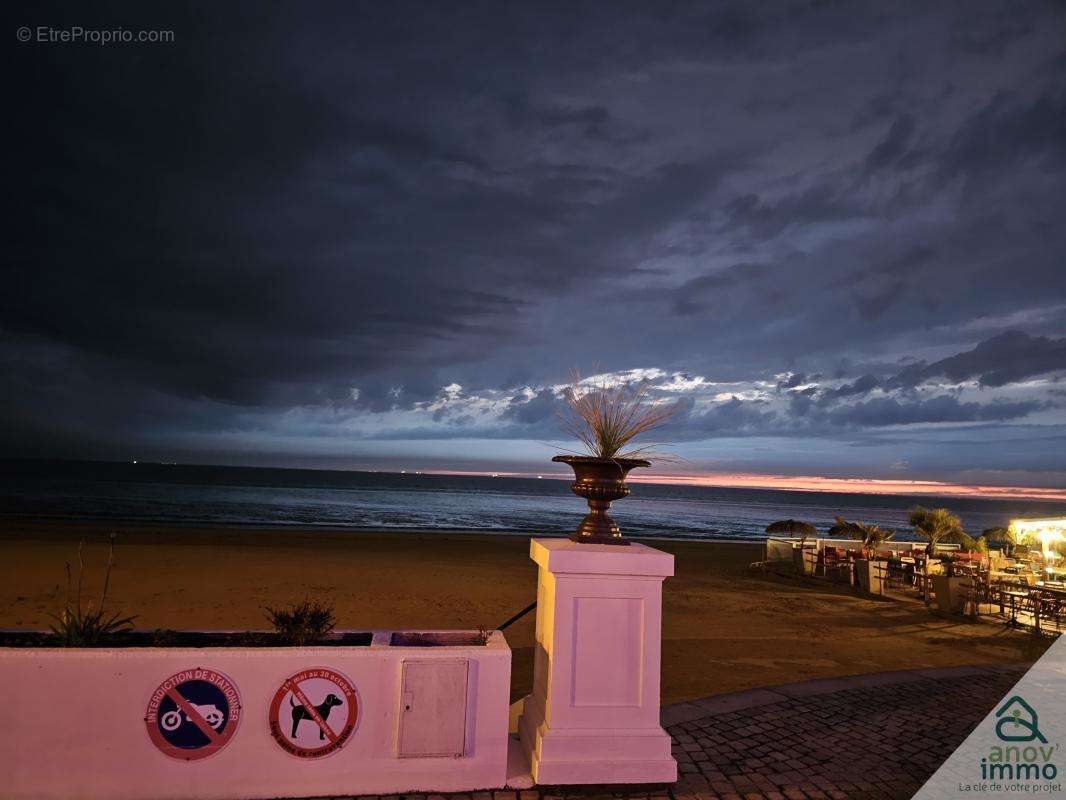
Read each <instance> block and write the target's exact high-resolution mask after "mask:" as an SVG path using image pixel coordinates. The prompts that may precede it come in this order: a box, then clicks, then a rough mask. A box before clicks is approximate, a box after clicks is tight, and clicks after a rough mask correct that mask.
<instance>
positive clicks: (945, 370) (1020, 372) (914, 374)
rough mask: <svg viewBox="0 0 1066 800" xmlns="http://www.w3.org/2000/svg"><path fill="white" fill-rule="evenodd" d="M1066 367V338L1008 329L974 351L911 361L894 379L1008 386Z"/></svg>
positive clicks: (902, 382) (906, 383)
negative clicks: (973, 381) (931, 359)
mask: <svg viewBox="0 0 1066 800" xmlns="http://www.w3.org/2000/svg"><path fill="white" fill-rule="evenodd" d="M1063 370H1066V338H1063V339H1051V338H1048V337H1046V336H1028V335H1026V334H1025V333H1022V332H1021V331H1006V332H1005V333H1001V334H999V335H998V336H993V337H992V338H990V339H986V340H985V341H983V342H980V343H978V345H977V346H976V347H974V348H973V349H972V350H967V351H966V352H963V353H957V354H955V355H953V356H949V357H948V358H942V359H940V360H939V361H934V362H933V363H932V364H926V363H925V362H920V363H917V364H911V365H909V366H908V367H906V368H905V369H904V370H903V371H902V372H900V374H899V375H898V376H896V378H895V379H894V381H893V382H894V383H896V384H897V385H901V386H916V385H918V384H919V383H922V382H924V381H929V380H932V379H935V378H947V379H949V380H951V381H955V382H959V381H966V380H977V381H978V382H979V383H980V384H981V385H983V386H1005V385H1006V384H1008V383H1014V382H1018V381H1023V380H1026V379H1027V378H1034V377H1038V376H1040V375H1047V374H1048V373H1051V372H1059V371H1063Z"/></svg>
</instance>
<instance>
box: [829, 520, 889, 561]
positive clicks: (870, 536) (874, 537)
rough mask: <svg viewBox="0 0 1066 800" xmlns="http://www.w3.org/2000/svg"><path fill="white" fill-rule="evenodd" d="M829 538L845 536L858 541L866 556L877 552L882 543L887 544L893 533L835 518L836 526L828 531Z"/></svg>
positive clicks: (866, 524)
mask: <svg viewBox="0 0 1066 800" xmlns="http://www.w3.org/2000/svg"><path fill="white" fill-rule="evenodd" d="M829 535H830V536H846V537H848V538H849V539H858V540H859V541H860V542H862V545H860V547H861V549H862V552H863V553H864V554H866V555H868V554H870V553H874V552H877V548H878V547H880V546H881V544H882V543H883V542H887V541H888V540H889V539H891V538H892V537H893V536H895V535H896V534H895V531H890V530H888V529H887V528H882V527H881V526H880V525H875V524H874V523H871V522H848V521H847V520H846V519H844V518H843V517H837V518H836V524H835V525H834V526H833V527H831V528H830V529H829Z"/></svg>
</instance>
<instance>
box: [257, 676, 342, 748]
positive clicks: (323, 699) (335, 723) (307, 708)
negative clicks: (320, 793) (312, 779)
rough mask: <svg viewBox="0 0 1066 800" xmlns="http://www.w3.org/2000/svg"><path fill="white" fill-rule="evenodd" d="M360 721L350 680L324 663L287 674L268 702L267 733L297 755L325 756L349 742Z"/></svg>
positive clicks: (282, 746)
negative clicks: (268, 719)
mask: <svg viewBox="0 0 1066 800" xmlns="http://www.w3.org/2000/svg"><path fill="white" fill-rule="evenodd" d="M358 721H359V697H358V695H357V694H356V692H355V687H354V686H353V685H352V682H351V681H350V680H348V679H347V678H346V677H344V676H343V675H341V674H340V673H339V672H337V671H336V670H333V669H329V668H327V667H312V668H311V669H305V670H304V671H303V672H298V673H296V674H295V675H293V676H292V677H291V678H288V679H287V680H286V681H285V682H284V683H283V684H281V688H280V689H278V691H277V693H276V694H275V695H274V699H273V701H271V703H270V733H271V734H272V735H273V736H274V739H275V740H276V741H277V743H278V744H279V745H280V746H281V749H282V750H284V751H285V752H286V753H289V754H290V755H294V756H296V757H297V758H325V757H326V756H329V755H333V754H334V753H336V752H337V751H338V750H340V749H341V748H342V747H344V745H346V744H347V743H348V740H349V739H350V738H351V736H352V733H354V732H355V727H356V724H357V723H358Z"/></svg>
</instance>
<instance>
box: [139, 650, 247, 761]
mask: <svg viewBox="0 0 1066 800" xmlns="http://www.w3.org/2000/svg"><path fill="white" fill-rule="evenodd" d="M240 721H241V698H240V695H238V694H237V687H236V686H234V685H233V681H231V680H230V679H229V678H227V677H226V676H225V675H223V674H222V673H221V672H217V671H216V670H213V669H204V668H202V667H195V668H193V669H186V670H182V671H181V672H177V673H175V674H173V675H171V676H170V677H169V678H167V679H166V680H165V681H163V682H162V683H161V684H159V687H158V688H157V689H156V690H155V691H154V692H152V697H151V699H149V701H148V713H147V714H146V715H145V717H144V724H145V725H146V726H147V727H148V736H149V737H150V738H151V740H152V742H154V743H155V746H156V747H158V748H159V749H160V750H162V751H163V752H164V753H166V754H167V755H168V756H171V757H172V758H180V759H184V760H185V761H194V760H196V759H200V758H207V757H208V756H212V755H214V754H215V753H217V752H218V751H219V750H221V749H222V748H223V747H225V746H226V743H227V742H229V740H230V739H232V738H233V734H234V733H236V732H237V725H238V724H239V723H240Z"/></svg>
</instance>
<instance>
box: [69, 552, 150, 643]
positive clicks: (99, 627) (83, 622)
mask: <svg viewBox="0 0 1066 800" xmlns="http://www.w3.org/2000/svg"><path fill="white" fill-rule="evenodd" d="M108 541H109V547H108V551H107V569H106V571H105V572H104V585H103V589H101V591H100V606H99V608H94V607H93V604H92V602H90V603H89V604H88V605H86V606H85V607H82V600H81V596H82V585H83V583H84V579H85V540H84V539H82V540H81V542H79V543H78V583H77V589H76V591H75V593H74V597H73V598H71V596H70V588H71V575H70V562H69V561H68V562H67V565H66V568H67V592H66V597H65V598H64V601H63V609H62V610H61V611H60V612H59V613H58V614H53V615H52V619H54V620H55V622H54V623H53V624H52V625H51V626H50V627H51V629H52V636H53V637H54V638H55V639H56V640H58V643H59V644H60V645H62V646H63V647H97V646H99V645H102V644H107V642H108V641H109V640H112V639H114V638H115V637H116V636H119V635H120V634H123V633H127V632H128V631H130V630H131V629H132V628H133V620H135V619H136V617H124V616H122V612H121V611H116V612H114V613H112V614H111V615H108V614H107V612H105V611H104V606H105V605H106V604H107V590H108V587H109V586H110V583H111V568H112V567H113V566H114V565H115V534H113V533H112V534H111V535H110V536H108Z"/></svg>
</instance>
